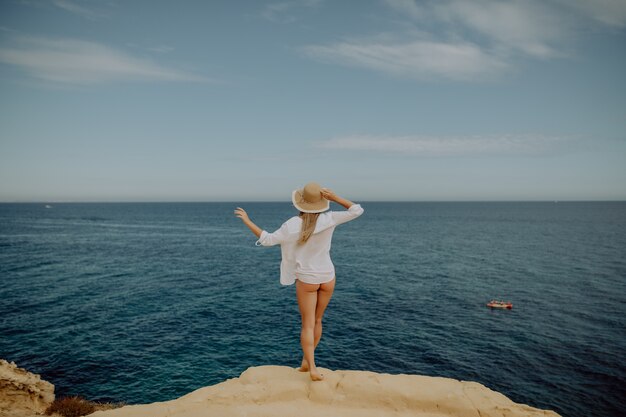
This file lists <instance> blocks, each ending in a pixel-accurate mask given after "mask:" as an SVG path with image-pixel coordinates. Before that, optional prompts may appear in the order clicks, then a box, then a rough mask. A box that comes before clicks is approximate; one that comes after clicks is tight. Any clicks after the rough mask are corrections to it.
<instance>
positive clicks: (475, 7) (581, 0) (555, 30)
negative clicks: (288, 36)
mask: <svg viewBox="0 0 626 417" xmlns="http://www.w3.org/2000/svg"><path fill="white" fill-rule="evenodd" d="M382 1H383V4H385V5H386V6H387V8H388V10H390V11H391V12H393V13H395V16H394V18H395V19H400V22H401V24H398V25H397V26H396V27H397V29H398V30H397V31H396V32H395V33H394V34H393V36H386V38H387V39H385V40H382V41H381V40H379V39H377V37H372V36H371V34H370V36H368V37H356V38H355V37H351V38H346V39H345V40H343V41H340V42H334V43H330V44H322V45H308V46H304V47H303V48H302V51H303V52H304V54H305V55H306V56H309V57H311V58H313V59H316V60H320V61H324V62H332V63H338V64H341V65H350V66H357V67H362V68H368V69H371V70H375V71H381V72H385V73H391V74H394V75H398V76H403V77H412V78H420V79H421V78H432V77H439V78H445V79H452V80H483V79H485V78H486V77H492V76H493V75H495V74H502V73H505V72H506V71H509V70H511V69H513V68H515V67H517V66H518V65H519V63H520V62H522V61H523V60H525V59H534V60H536V59H543V60H545V59H554V58H563V57H567V56H568V55H569V51H568V47H569V44H570V42H571V39H572V38H573V37H574V35H575V34H576V32H577V30H578V29H581V28H588V27H589V25H594V24H595V25H600V26H604V27H607V26H608V27H612V28H623V27H625V26H626V2H624V1H622V0H597V1H589V0H572V1H571V2H568V1H567V0H524V1H500V0H474V1H465V0H421V1H416V0H382ZM396 21H397V20H396ZM407 27H409V28H411V29H408V30H407Z"/></svg>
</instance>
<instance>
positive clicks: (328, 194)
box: [320, 188, 337, 201]
mask: <svg viewBox="0 0 626 417" xmlns="http://www.w3.org/2000/svg"><path fill="white" fill-rule="evenodd" d="M320 192H321V193H322V197H324V198H325V199H326V200H328V201H337V194H335V193H334V192H333V190H331V189H330V188H322V189H321V190H320Z"/></svg>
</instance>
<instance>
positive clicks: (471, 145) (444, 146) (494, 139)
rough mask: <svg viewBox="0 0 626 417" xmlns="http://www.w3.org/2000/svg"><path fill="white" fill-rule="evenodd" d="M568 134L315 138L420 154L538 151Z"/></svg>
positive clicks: (340, 145) (564, 143) (340, 146)
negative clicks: (562, 135) (560, 135)
mask: <svg viewBox="0 0 626 417" xmlns="http://www.w3.org/2000/svg"><path fill="white" fill-rule="evenodd" d="M571 143H572V140H571V139H570V138H567V137H559V136H545V135H512V134H506V135H482V136H480V135H477V136H375V135H353V136H341V137H336V138H333V139H330V140H326V141H322V142H318V143H316V144H315V146H316V147H319V148H324V149H335V150H346V151H370V152H388V153H402V154H408V155H414V156H422V157H430V156H435V157H441V156H484V155H500V156H501V155H541V154H551V153H554V152H556V151H559V150H563V149H565V148H567V147H568V146H570V145H571Z"/></svg>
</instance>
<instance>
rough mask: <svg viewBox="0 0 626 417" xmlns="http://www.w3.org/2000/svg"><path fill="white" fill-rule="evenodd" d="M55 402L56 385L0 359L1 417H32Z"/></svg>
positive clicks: (13, 363)
mask: <svg viewBox="0 0 626 417" xmlns="http://www.w3.org/2000/svg"><path fill="white" fill-rule="evenodd" d="M53 401H54V385H52V384H51V383H49V382H47V381H44V380H42V379H41V378H40V376H39V375H37V374H33V373H30V372H28V371H27V370H25V369H22V368H18V367H17V365H16V364H15V362H7V361H5V360H4V359H0V417H31V416H34V415H38V414H41V413H43V412H44V411H45V410H46V408H47V407H48V406H49V405H50V404H51V403H52V402H53Z"/></svg>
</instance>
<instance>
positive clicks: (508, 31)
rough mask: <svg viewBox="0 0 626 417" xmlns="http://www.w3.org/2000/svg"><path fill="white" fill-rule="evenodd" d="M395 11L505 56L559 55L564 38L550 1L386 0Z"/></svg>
mask: <svg viewBox="0 0 626 417" xmlns="http://www.w3.org/2000/svg"><path fill="white" fill-rule="evenodd" d="M385 3H386V4H387V5H389V6H390V7H391V8H392V9H394V10H396V11H398V12H401V13H403V15H407V16H409V17H410V18H411V19H412V20H413V21H415V22H416V23H417V24H419V25H427V24H428V23H429V22H436V23H437V24H439V25H442V26H443V27H444V28H445V29H446V32H448V33H450V32H452V33H454V36H459V37H463V38H475V39H477V40H478V41H480V42H481V44H483V45H484V46H485V47H487V48H490V49H493V50H498V51H499V52H500V53H501V54H505V53H506V54H512V53H516V52H517V53H522V54H526V55H529V56H533V57H539V58H547V57H551V56H558V55H559V53H558V51H557V49H556V48H555V46H554V44H555V43H556V42H557V41H558V40H559V39H561V38H562V37H563V36H564V33H563V32H564V31H565V29H566V27H564V23H563V19H562V15H561V14H560V13H558V11H557V10H555V9H554V8H553V7H550V6H549V3H548V2H545V1H542V2H537V1H532V0H529V1H508V2H504V1H494V0H475V1H471V2H470V1H463V0H446V1H441V0H440V1H425V2H419V3H417V2H415V1H413V0H385Z"/></svg>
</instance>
